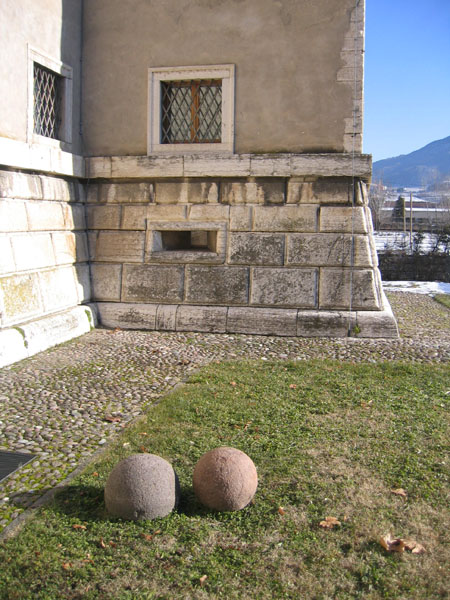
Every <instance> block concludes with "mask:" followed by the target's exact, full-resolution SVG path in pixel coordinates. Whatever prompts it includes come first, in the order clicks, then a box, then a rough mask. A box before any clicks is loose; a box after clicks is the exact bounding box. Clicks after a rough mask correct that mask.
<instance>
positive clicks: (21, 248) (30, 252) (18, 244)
mask: <svg viewBox="0 0 450 600" xmlns="http://www.w3.org/2000/svg"><path fill="white" fill-rule="evenodd" d="M11 244H12V248H13V254H14V262H15V263H16V268H17V270H18V271H28V270H31V269H40V268H43V267H53V266H54V265H55V256H54V254H53V244H52V240H51V236H50V234H49V233H35V234H33V233H24V234H19V235H14V236H11Z"/></svg>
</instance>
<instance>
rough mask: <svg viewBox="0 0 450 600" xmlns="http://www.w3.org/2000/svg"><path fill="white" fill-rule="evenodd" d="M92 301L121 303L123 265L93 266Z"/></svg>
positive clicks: (95, 264)
mask: <svg viewBox="0 0 450 600" xmlns="http://www.w3.org/2000/svg"><path fill="white" fill-rule="evenodd" d="M91 273H92V299H93V300H104V301H105V300H106V301H108V300H110V301H114V300H115V301H119V300H120V291H121V280H122V265H108V264H101V263H93V264H91Z"/></svg>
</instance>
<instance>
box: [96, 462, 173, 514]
mask: <svg viewBox="0 0 450 600" xmlns="http://www.w3.org/2000/svg"><path fill="white" fill-rule="evenodd" d="M179 494H180V484H179V481H178V477H177V474H176V473H175V471H174V470H173V468H172V465H171V464H170V463H168V462H167V460H164V458H161V457H160V456H156V455H155V454H146V453H142V454H133V455H132V456H128V458H125V459H123V460H121V461H120V462H119V463H117V465H116V466H115V467H114V469H113V470H112V471H111V473H110V475H109V477H108V481H107V482H106V486H105V504H106V509H107V511H108V512H109V513H110V514H111V515H112V516H114V517H120V518H122V519H129V520H133V521H137V520H140V519H155V518H157V517H165V516H167V515H168V514H169V513H170V512H171V511H172V510H173V509H174V508H175V507H176V505H177V503H178V499H179Z"/></svg>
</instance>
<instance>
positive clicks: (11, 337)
mask: <svg viewBox="0 0 450 600" xmlns="http://www.w3.org/2000/svg"><path fill="white" fill-rule="evenodd" d="M25 341H26V340H25V337H24V335H23V334H22V333H21V332H20V331H18V330H17V329H4V330H3V331H0V368H1V367H6V365H11V364H13V363H15V362H17V361H19V360H23V359H24V358H27V357H28V349H27V347H26V345H25Z"/></svg>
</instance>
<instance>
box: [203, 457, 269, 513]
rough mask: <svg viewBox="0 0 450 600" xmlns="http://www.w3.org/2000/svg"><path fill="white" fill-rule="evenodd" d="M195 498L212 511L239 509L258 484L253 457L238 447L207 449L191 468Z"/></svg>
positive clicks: (249, 497) (253, 492)
mask: <svg viewBox="0 0 450 600" xmlns="http://www.w3.org/2000/svg"><path fill="white" fill-rule="evenodd" d="M193 484H194V492H195V495H196V496H197V499H198V500H199V501H200V502H201V503H202V504H203V505H205V506H207V507H208V508H212V509H214V510H241V509H242V508H244V507H245V506H247V505H248V504H249V502H250V501H251V499H252V498H253V496H254V495H255V492H256V488H257V486H258V475H257V473H256V467H255V465H254V463H253V461H252V459H251V458H250V457H249V456H247V454H245V452H242V451H241V450H238V449H237V448H229V447H227V446H222V447H220V448H214V450H210V451H209V452H206V454H204V455H203V456H202V457H201V458H200V460H199V461H198V463H197V464H196V465H195V468H194V476H193Z"/></svg>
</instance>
